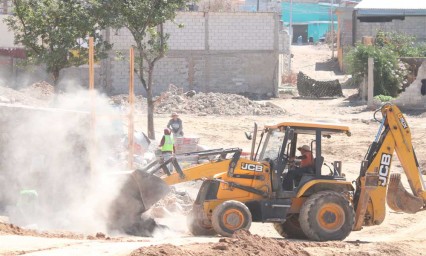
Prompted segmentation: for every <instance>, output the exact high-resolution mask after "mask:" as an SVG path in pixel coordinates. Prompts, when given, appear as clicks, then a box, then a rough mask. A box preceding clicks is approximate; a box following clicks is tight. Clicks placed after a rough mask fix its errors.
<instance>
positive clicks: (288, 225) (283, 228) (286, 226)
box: [274, 215, 306, 239]
mask: <svg viewBox="0 0 426 256" xmlns="http://www.w3.org/2000/svg"><path fill="white" fill-rule="evenodd" d="M274 228H275V230H276V231H277V232H278V234H280V235H281V236H282V237H285V238H296V239H306V235H305V233H303V230H302V228H301V227H300V223H299V216H298V215H292V216H290V217H288V218H287V219H286V220H285V222H284V223H274Z"/></svg>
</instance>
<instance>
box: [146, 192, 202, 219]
mask: <svg viewBox="0 0 426 256" xmlns="http://www.w3.org/2000/svg"><path fill="white" fill-rule="evenodd" d="M193 203H194V201H193V200H192V199H191V197H190V196H189V195H188V193H187V192H186V191H177V190H176V189H175V188H173V187H172V188H171V192H170V193H169V194H168V195H167V196H166V197H165V198H163V199H161V200H160V201H158V202H157V203H156V204H155V205H154V206H153V207H152V209H151V216H152V217H153V218H166V217H172V216H173V214H174V213H177V214H180V215H185V216H186V215H188V214H189V212H190V211H191V209H192V205H193Z"/></svg>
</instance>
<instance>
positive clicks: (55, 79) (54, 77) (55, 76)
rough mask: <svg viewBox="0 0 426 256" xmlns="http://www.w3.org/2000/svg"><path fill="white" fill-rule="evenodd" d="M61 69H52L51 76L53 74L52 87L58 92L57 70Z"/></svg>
mask: <svg viewBox="0 0 426 256" xmlns="http://www.w3.org/2000/svg"><path fill="white" fill-rule="evenodd" d="M60 71H61V70H59V69H55V70H53V71H52V76H53V87H54V88H55V92H58V91H59V89H58V82H59V72H60Z"/></svg>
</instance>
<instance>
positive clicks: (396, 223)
mask: <svg viewBox="0 0 426 256" xmlns="http://www.w3.org/2000/svg"><path fill="white" fill-rule="evenodd" d="M296 51H297V52H295V56H297V54H302V56H305V55H303V54H306V52H307V51H313V52H315V51H317V49H315V48H312V47H305V48H298V49H297V50H296ZM319 52H320V53H321V54H319V56H323V57H324V60H326V59H327V57H326V54H325V53H323V52H324V51H319ZM327 54H328V53H327ZM306 56H307V55H306ZM306 58H308V57H306ZM304 62H306V64H307V66H308V67H309V68H312V70H309V68H305V69H304V70H306V73H307V74H308V75H309V74H311V75H313V76H314V75H315V74H316V75H317V77H315V78H317V79H321V78H323V79H328V78H335V75H333V73H330V71H323V73H321V72H320V73H318V72H317V71H318V70H315V62H313V64H312V65H310V66H309V65H308V64H310V63H307V62H309V61H308V60H306V61H304V60H303V58H302V60H300V58H298V59H297V60H295V61H294V63H293V65H294V66H296V63H300V64H302V63H304ZM309 72H312V73H309ZM342 78H343V77H342ZM343 92H344V95H345V97H344V98H337V99H327V100H309V99H298V98H285V99H272V100H270V102H272V103H274V104H275V105H278V106H280V107H282V108H283V109H284V110H285V111H286V114H285V115H281V116H232V117H229V116H227V117H224V116H214V115H213V116H197V115H181V119H182V120H183V122H184V131H185V133H186V135H196V136H198V137H200V143H201V144H203V145H206V146H208V147H210V148H228V147H241V148H243V150H244V151H248V150H249V147H250V141H248V140H246V138H245V136H244V132H245V131H250V130H252V127H253V123H254V122H257V123H258V124H259V126H260V127H262V126H263V125H265V124H273V123H279V122H282V121H286V120H298V121H315V120H328V121H338V122H342V123H345V124H348V125H349V126H350V127H351V130H352V136H351V137H347V136H344V135H341V136H335V137H333V138H331V139H330V141H327V142H325V143H326V146H325V150H324V152H323V153H324V157H325V162H327V163H331V162H333V161H335V160H341V161H342V162H343V172H344V173H346V175H347V177H348V180H354V179H355V178H356V177H357V175H358V172H359V167H360V163H361V160H362V159H363V157H364V155H365V153H366V151H367V149H368V146H369V144H370V143H371V142H372V141H373V139H374V136H375V134H376V132H377V130H378V128H379V124H378V123H376V122H374V121H373V120H372V118H373V111H372V110H369V109H367V108H366V106H365V105H364V104H361V103H359V102H351V101H349V100H348V97H349V96H351V95H352V94H354V93H355V92H356V90H354V89H350V88H345V89H344V90H343ZM406 118H407V121H408V123H409V125H410V127H411V129H412V134H413V144H414V147H415V149H416V153H417V156H418V158H419V163H420V165H421V166H422V167H423V169H426V157H425V156H426V113H418V112H416V113H411V112H406ZM137 120H138V121H137V125H136V126H137V127H139V128H140V129H141V130H145V127H146V122H145V121H146V117H145V115H141V116H138V118H137ZM168 120H169V115H162V116H161V115H157V116H156V119H155V127H156V129H157V130H158V131H162V128H163V127H165V125H166V124H167V121H168ZM157 138H160V134H158V135H157ZM392 171H393V172H397V173H402V169H401V166H400V164H399V162H398V161H394V162H393V164H392ZM424 178H426V177H424ZM188 190H189V191H190V192H192V193H194V191H196V190H194V188H193V187H191V188H190V189H188ZM173 225H174V226H173V228H174V229H175V231H174V232H166V233H162V234H158V235H157V236H156V237H154V238H134V237H115V238H114V239H95V240H93V239H87V235H85V236H83V237H72V236H71V237H67V236H65V237H63V238H60V237H59V238H58V237H38V236H34V235H12V234H10V233H9V234H7V235H6V234H3V235H2V234H1V232H0V255H23V254H25V255H54V256H57V255H61V256H62V255H130V254H131V253H132V251H134V250H135V251H134V252H133V253H132V255H154V256H157V255H398V256H399V255H426V236H425V233H426V211H423V212H419V213H417V214H414V215H410V214H400V213H395V212H393V211H391V210H387V216H386V219H385V221H384V223H382V224H381V225H380V226H373V227H366V228H364V229H363V230H361V231H357V232H352V233H351V234H350V235H349V237H348V238H347V239H345V241H341V242H340V241H339V242H326V243H317V242H307V241H297V240H285V239H282V238H280V237H279V235H278V234H277V233H276V231H275V230H274V229H273V228H272V227H271V224H262V223H254V224H253V225H252V227H251V229H250V232H251V233H252V234H253V235H250V234H246V233H245V234H241V235H239V236H238V237H235V238H232V239H230V238H227V239H222V240H220V237H192V236H190V235H188V233H187V230H186V228H185V220H184V219H183V218H181V219H179V218H178V217H176V219H175V222H174V224H173ZM219 240H220V241H219ZM138 248H140V249H138Z"/></svg>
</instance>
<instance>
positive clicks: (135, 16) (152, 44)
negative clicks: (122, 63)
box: [103, 0, 187, 139]
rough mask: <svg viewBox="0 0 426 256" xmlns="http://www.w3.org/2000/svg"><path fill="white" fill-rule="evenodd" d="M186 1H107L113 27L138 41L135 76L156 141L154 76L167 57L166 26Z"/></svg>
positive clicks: (149, 128)
mask: <svg viewBox="0 0 426 256" xmlns="http://www.w3.org/2000/svg"><path fill="white" fill-rule="evenodd" d="M186 3H187V0H104V7H103V10H104V11H105V12H107V13H113V14H114V15H110V16H113V17H112V18H111V19H110V21H109V22H110V24H111V26H112V27H115V28H117V29H118V28H127V29H128V30H129V31H130V33H131V34H132V36H133V39H134V41H135V44H136V45H135V48H136V55H137V56H135V72H136V74H137V76H138V77H139V79H140V81H141V83H142V86H143V87H144V89H145V91H146V95H147V102H148V113H147V119H148V137H149V138H150V139H155V132H154V101H153V91H152V89H153V86H154V84H153V74H154V67H155V64H156V63H157V61H159V60H160V59H161V58H163V57H164V56H165V53H166V51H167V39H168V37H169V35H168V34H167V33H164V30H163V24H164V23H165V22H166V21H169V20H173V19H174V18H175V17H176V13H177V11H178V10H180V9H183V8H185V5H186Z"/></svg>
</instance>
